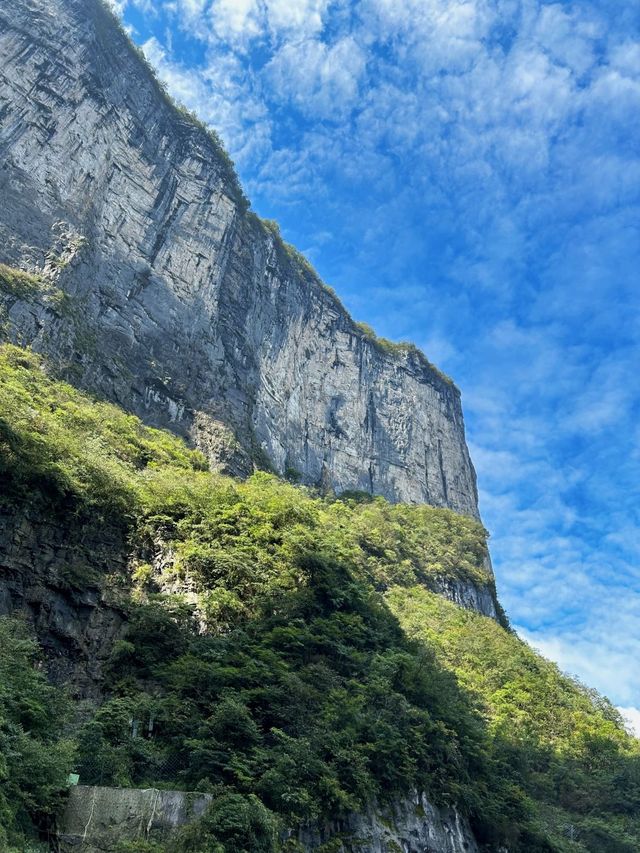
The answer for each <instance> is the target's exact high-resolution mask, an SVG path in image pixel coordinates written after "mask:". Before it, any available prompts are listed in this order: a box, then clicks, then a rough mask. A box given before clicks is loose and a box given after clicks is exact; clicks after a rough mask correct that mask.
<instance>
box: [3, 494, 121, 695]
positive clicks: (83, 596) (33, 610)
mask: <svg viewBox="0 0 640 853" xmlns="http://www.w3.org/2000/svg"><path fill="white" fill-rule="evenodd" d="M128 558H129V546H128V543H127V531H126V530H124V529H123V528H121V527H119V526H117V525H113V524H108V523H105V522H104V521H102V520H100V519H95V520H94V519H89V518H84V519H82V518H80V517H78V515H77V513H76V512H74V511H73V507H68V508H67V511H65V507H64V506H61V505H53V504H49V503H46V504H45V503H42V502H40V501H39V500H38V499H37V497H36V496H34V497H32V498H31V500H30V501H28V502H27V501H23V502H21V503H16V504H12V503H9V502H8V503H6V504H4V505H3V504H2V502H0V616H4V615H7V614H9V613H13V612H15V611H18V612H21V613H23V614H24V615H26V616H27V617H28V618H29V620H30V621H31V622H32V623H33V626H34V628H35V630H36V633H37V635H38V639H39V641H40V643H41V644H42V647H43V649H44V651H45V653H46V657H47V667H48V670H49V674H50V676H51V678H52V680H54V681H56V682H58V683H65V684H69V685H71V686H72V687H73V690H74V692H75V694H76V695H78V696H81V697H83V698H88V699H98V698H100V696H101V693H102V686H101V679H102V674H103V666H104V664H105V662H106V661H107V660H108V658H109V655H110V654H111V651H112V647H113V642H114V640H115V639H117V638H118V637H119V636H120V633H121V628H123V625H124V622H125V620H126V614H125V612H124V611H123V610H122V609H121V608H120V607H119V606H118V604H117V599H116V596H114V595H112V594H109V593H108V592H107V590H106V583H105V581H106V578H107V577H109V576H115V577H118V578H122V579H126V578H127V577H128V571H127V561H128Z"/></svg>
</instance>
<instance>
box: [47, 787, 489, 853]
mask: <svg viewBox="0 0 640 853" xmlns="http://www.w3.org/2000/svg"><path fill="white" fill-rule="evenodd" d="M212 799H213V798H212V796H211V795H210V794H198V793H187V792H184V791H159V790H157V789H155V788H149V789H147V790H137V789H133V788H99V787H88V786H78V787H76V788H72V789H71V791H70V795H69V799H68V802H67V807H66V810H65V813H64V815H63V817H62V820H61V822H60V849H61V851H62V853H110V851H114V850H115V849H116V848H117V847H118V845H119V844H121V843H123V842H127V841H134V840H144V839H149V840H154V841H158V840H166V839H168V838H170V837H171V836H172V835H174V834H175V832H176V831H177V830H178V829H179V828H180V827H181V826H184V825H186V824H188V823H191V822H192V821H194V820H197V818H198V817H200V816H201V815H202V814H203V813H204V811H205V810H206V808H207V806H208V805H209V804H210V802H211V800H212ZM296 838H297V840H298V842H299V845H300V847H299V848H298V849H300V850H304V851H307V853H312V851H314V850H321V849H322V850H329V849H331V850H332V851H334V853H395V851H402V853H425V851H432V850H433V851H438V853H477V851H478V846H477V844H476V841H475V838H474V837H473V833H472V832H471V829H470V827H469V824H468V823H467V821H466V820H465V819H464V818H462V817H461V816H460V814H459V813H458V812H456V811H455V810H454V809H447V808H437V807H436V806H434V805H432V804H431V803H430V802H429V800H427V798H426V797H425V796H424V795H422V796H420V795H416V796H415V797H413V798H411V797H409V798H407V799H404V800H399V801H398V802H396V803H395V804H394V805H393V806H389V807H387V808H384V809H377V808H371V809H370V810H369V811H368V812H367V813H366V814H360V815H359V814H352V815H348V816H347V817H345V818H344V819H343V820H339V821H335V822H332V823H330V824H326V825H324V826H322V827H320V826H310V827H307V828H306V829H304V830H302V831H300V832H299V833H297V834H296ZM325 845H327V846H325Z"/></svg>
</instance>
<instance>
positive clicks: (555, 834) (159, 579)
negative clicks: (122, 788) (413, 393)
mask: <svg viewBox="0 0 640 853" xmlns="http://www.w3.org/2000/svg"><path fill="white" fill-rule="evenodd" d="M0 412H1V417H0V478H2V481H3V485H4V484H6V487H5V488H3V492H2V495H0V503H2V502H4V503H5V504H7V503H11V504H16V503H21V502H23V501H33V500H34V499H35V498H34V496H36V495H37V496H39V497H38V499H39V500H41V501H45V502H49V503H52V504H55V505H63V506H64V507H65V511H66V512H67V513H69V517H73V518H75V519H78V518H82V517H83V516H89V515H90V516H91V517H92V518H96V517H102V518H103V520H104V522H105V523H111V522H113V521H114V520H115V521H116V522H117V523H118V524H124V525H126V526H127V527H128V529H129V535H130V541H131V543H132V562H131V575H130V577H127V578H117V579H114V578H96V577H92V578H91V583H92V584H94V585H95V584H96V583H100V584H102V586H103V589H104V591H105V594H107V593H108V592H109V584H114V583H115V584H117V585H118V589H119V595H120V601H121V603H122V606H123V607H125V608H126V609H127V610H128V614H129V618H128V622H127V629H126V632H125V634H124V636H123V637H122V638H121V639H120V640H119V641H118V642H117V643H116V644H115V645H114V647H113V649H112V653H111V658H110V661H109V665H108V671H107V673H106V684H105V690H106V700H105V702H104V703H103V704H102V705H101V706H100V707H99V708H97V709H96V711H95V713H94V714H93V716H92V717H91V718H90V719H86V718H85V719H83V720H82V721H81V723H80V724H78V725H77V726H76V728H75V730H74V733H73V734H74V739H75V742H76V748H77V755H78V758H77V764H76V769H77V771H78V772H79V773H80V777H81V781H83V782H85V783H87V784H92V783H104V784H118V785H144V786H147V785H160V786H164V787H181V788H184V789H187V790H194V789H198V790H206V791H211V792H212V793H213V794H214V801H213V805H212V807H211V809H210V810H209V812H208V813H207V814H206V816H205V817H204V818H203V819H202V820H201V821H199V822H197V823H196V824H194V825H193V827H191V828H189V829H187V830H185V831H184V832H183V833H182V835H181V837H179V838H178V839H176V842H175V845H173V849H172V851H171V853H188V851H196V850H200V849H203V848H204V849H207V850H213V851H220V853H243V851H265V853H271V851H276V850H278V849H280V847H281V843H280V841H279V839H280V837H281V836H280V832H281V830H282V829H283V828H284V827H295V826H296V825H298V824H301V823H304V822H306V821H309V820H316V819H322V818H324V817H326V816H329V815H331V816H335V815H337V814H340V813H342V812H345V811H348V810H352V809H360V808H362V807H363V806H364V805H365V804H366V803H368V802H370V801H371V800H372V799H377V800H378V801H385V800H388V799H389V798H393V797H394V796H397V795H401V794H403V793H405V792H407V790H409V789H412V788H418V789H421V790H424V791H425V792H426V793H427V794H428V796H429V797H430V798H431V799H432V800H433V801H434V802H436V803H445V804H451V803H455V804H457V805H458V807H459V808H460V809H461V810H462V811H463V812H464V813H465V814H466V815H468V817H469V819H470V821H471V823H472V825H473V828H474V830H475V832H476V833H477V835H478V837H479V838H480V839H481V840H482V842H483V844H484V845H485V849H486V850H496V849H497V848H498V845H500V844H504V843H507V844H508V846H509V850H510V851H511V853H535V851H547V852H548V853H553V851H566V853H572V851H575V852H576V853H580V851H583V853H584V851H593V853H596V851H598V853H599V851H603V850H604V851H606V850H611V851H620V853H624V851H627V850H629V851H631V850H634V849H637V841H638V838H640V826H639V819H638V814H639V813H640V771H639V761H640V749H639V745H638V742H636V741H634V740H633V739H632V738H630V737H628V736H627V735H626V734H625V732H624V729H623V726H622V724H621V721H620V719H619V718H618V716H617V715H616V713H615V711H613V709H612V708H611V707H610V706H609V705H608V703H606V701H605V700H603V699H601V698H600V697H597V696H594V695H592V694H590V693H588V692H587V691H585V690H584V689H583V688H581V687H580V686H578V685H576V684H574V683H573V682H571V681H570V680H568V679H566V678H563V677H562V676H561V675H560V674H559V673H558V671H557V669H556V668H555V667H554V666H552V665H551V664H548V663H547V662H545V661H543V660H541V659H540V658H539V657H537V656H536V655H535V654H534V653H533V652H531V650H529V649H528V648H527V647H526V646H525V645H523V644H522V643H521V642H520V641H519V640H518V639H517V638H516V637H515V636H514V635H513V634H512V633H510V632H509V631H508V630H507V629H506V628H504V627H502V626H500V625H498V624H497V623H495V622H493V621H492V620H489V619H486V618H484V617H480V616H478V615H476V614H471V613H467V612H466V611H463V610H461V609H460V608H458V607H456V606H455V605H452V604H449V603H448V602H446V601H444V600H442V599H440V598H438V597H437V596H435V595H433V594H431V593H430V592H429V591H428V588H429V587H430V586H431V587H432V588H435V586H436V584H437V581H438V580H439V579H443V578H444V579H447V580H449V581H452V582H459V583H472V584H476V585H479V586H484V587H486V586H489V587H490V586H491V583H492V581H491V578H490V577H489V576H487V573H486V569H485V568H484V558H485V555H486V545H485V532H484V531H483V529H482V527H481V526H480V525H479V524H477V523H476V522H474V521H473V520H471V519H468V518H463V517H461V516H457V515H455V514H454V513H452V512H450V511H448V510H442V509H435V508H432V507H426V506H391V505H389V504H387V503H386V502H385V501H384V500H382V499H380V498H373V499H371V498H367V499H362V496H360V495H358V494H355V493H354V494H351V495H344V496H342V497H341V498H339V499H336V498H321V497H319V496H317V495H315V494H314V493H312V492H311V491H310V490H308V489H305V488H300V487H296V486H294V485H292V484H290V483H286V482H281V481H279V480H277V479H276V478H275V477H274V476H272V475H269V474H266V473H258V474H256V475H254V476H253V477H251V478H250V479H249V480H248V481H246V482H242V483H240V482H235V481H233V480H231V479H229V478H224V477H221V476H217V475H213V474H211V473H210V472H209V471H208V470H207V467H206V464H205V460H204V458H203V457H202V456H201V455H200V454H199V453H197V452H195V451H192V450H189V449H188V448H187V447H186V446H185V445H184V443H182V442H181V441H180V440H179V439H178V438H176V437H174V436H171V435H169V434H167V433H164V432H161V431H157V430H152V429H148V428H146V427H144V426H142V424H141V423H140V422H139V421H138V420H137V419H136V418H134V417H132V416H130V415H127V414H125V413H124V412H122V411H121V410H119V409H117V408H116V407H114V406H110V405H108V404H106V403H102V402H96V401H93V400H91V399H90V398H89V397H87V396H86V395H83V394H80V393H79V392H78V391H76V390H74V389H73V388H71V387H70V386H68V385H65V384H63V383H57V382H54V381H52V380H51V379H49V378H48V377H47V376H46V374H45V373H44V371H43V369H42V364H41V362H40V360H39V359H38V358H37V357H36V356H34V355H33V354H31V353H29V352H26V351H24V350H20V349H18V348H15V347H10V346H5V347H2V348H0ZM60 580H61V582H63V583H65V584H67V585H69V586H72V587H74V588H76V587H77V586H78V585H79V584H82V582H83V578H82V577H77V576H75V575H74V576H72V577H66V576H65V577H64V578H61V579H60ZM39 683H40V682H39ZM0 708H1V706H0ZM59 734H60V732H59V729H58V730H57V731H56V730H55V728H54V727H52V729H51V732H49V733H48V736H49V737H50V738H51V739H52V740H56V739H57V738H58V737H59ZM56 742H58V741H57V740H56ZM58 749H59V750H60V754H61V755H63V756H66V757H67V759H66V760H67V761H68V756H69V753H68V751H67V752H65V750H67V749H68V747H66V746H65V745H64V742H62V741H61V742H60V745H59V747H58ZM63 763H64V762H63ZM31 775H33V774H30V776H31ZM34 778H37V777H34ZM26 784H27V782H26V781H24V782H19V783H18V787H17V792H18V793H17V794H16V796H22V793H21V792H22V787H21V786H22V785H26ZM59 786H60V782H59V777H58V781H57V783H56V784H55V785H53V787H54V788H56V791H59ZM44 794H45V792H44V791H43V792H40V791H38V797H39V798H41V799H38V800H37V802H36V800H34V801H33V803H34V805H32V802H31V801H29V802H27V805H26V806H25V809H26V813H28V814H30V815H32V816H33V817H34V818H35V819H39V818H37V815H39V814H41V813H43V814H46V813H47V809H49V808H51V807H52V806H51V805H50V804H51V803H52V802H53V801H54V800H55V797H53V791H52V789H49V791H48V793H47V794H46V796H45V795H44ZM40 802H42V803H43V805H42V806H41V805H39V803H40ZM16 813H17V812H16ZM11 820H13V818H11ZM2 822H4V823H5V825H10V821H7V820H6V819H3V818H0V823H2ZM567 827H571V828H572V829H571V834H573V836H574V839H575V840H573V841H572V840H571V839H570V837H569V836H568V835H567ZM634 844H635V847H634ZM124 849H125V848H123V850H124ZM129 849H130V850H132V851H133V850H137V851H142V850H145V851H147V850H148V851H151V850H156V849H158V848H157V847H156V848H154V846H153V845H146V846H145V845H141V844H137V845H133V846H131V845H130V846H129Z"/></svg>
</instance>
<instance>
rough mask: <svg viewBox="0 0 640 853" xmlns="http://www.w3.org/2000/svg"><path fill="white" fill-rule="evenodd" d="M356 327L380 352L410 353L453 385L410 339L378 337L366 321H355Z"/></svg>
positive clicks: (397, 354) (440, 377) (395, 354)
mask: <svg viewBox="0 0 640 853" xmlns="http://www.w3.org/2000/svg"><path fill="white" fill-rule="evenodd" d="M355 325H356V328H357V329H358V331H360V332H361V333H362V336H363V337H364V338H366V339H367V340H368V341H371V343H372V344H373V345H374V346H375V347H376V348H377V349H379V350H380V352H384V353H386V354H387V355H393V356H399V355H412V356H413V357H414V358H416V359H417V360H418V361H419V362H420V364H421V365H422V366H423V367H426V368H427V370H429V371H431V372H432V373H435V375H436V376H437V377H438V378H439V379H440V380H441V381H442V382H444V383H445V384H446V385H451V386H452V387H455V386H454V383H453V379H451V377H450V376H447V374H446V373H443V372H442V371H441V370H439V369H438V368H437V367H436V366H435V364H431V362H430V361H429V359H428V358H427V357H426V355H425V354H424V353H423V352H422V350H420V349H418V347H417V346H416V345H415V344H413V343H411V342H410V341H399V342H397V343H396V342H395V341H390V340H389V339H388V338H381V337H379V336H378V335H377V334H376V332H375V330H374V329H372V327H371V326H370V325H369V324H368V323H356V324H355Z"/></svg>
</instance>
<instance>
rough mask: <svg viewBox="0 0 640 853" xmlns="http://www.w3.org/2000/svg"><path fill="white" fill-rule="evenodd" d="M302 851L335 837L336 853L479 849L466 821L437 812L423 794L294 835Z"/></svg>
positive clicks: (447, 810) (318, 847) (446, 810)
mask: <svg viewBox="0 0 640 853" xmlns="http://www.w3.org/2000/svg"><path fill="white" fill-rule="evenodd" d="M298 838H299V840H300V842H301V844H302V848H303V850H305V851H309V853H311V851H313V850H326V849H332V850H333V849H334V848H333V847H328V846H327V847H325V846H324V845H328V843H329V842H331V841H332V840H337V839H339V840H340V841H341V846H339V847H337V848H335V849H336V853H396V851H402V853H429V851H437V853H477V851H478V845H477V843H476V840H475V838H474V836H473V833H472V831H471V828H470V826H469V824H468V822H467V820H466V819H465V818H463V817H462V816H461V815H460V814H459V812H457V811H456V810H455V809H452V808H438V807H437V806H434V805H433V804H432V803H431V802H429V800H428V799H427V798H426V796H425V795H424V794H416V795H415V796H413V797H407V798H405V799H402V800H397V801H396V802H394V803H393V804H391V805H388V806H386V807H383V808H382V807H376V806H372V807H371V808H369V809H368V810H367V811H366V812H365V813H363V814H355V813H354V814H350V815H348V816H347V817H346V818H344V819H343V820H339V821H334V822H332V823H330V824H326V825H324V826H315V827H310V828H307V829H305V830H303V831H302V832H300V833H299V836H298Z"/></svg>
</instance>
